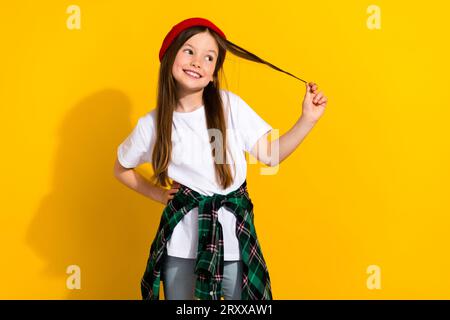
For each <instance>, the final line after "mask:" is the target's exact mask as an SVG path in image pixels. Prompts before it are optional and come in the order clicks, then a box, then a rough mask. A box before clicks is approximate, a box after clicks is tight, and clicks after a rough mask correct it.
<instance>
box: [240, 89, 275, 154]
mask: <svg viewBox="0 0 450 320" xmlns="http://www.w3.org/2000/svg"><path fill="white" fill-rule="evenodd" d="M234 96H235V101H236V110H237V123H238V128H237V129H238V131H239V134H240V135H241V138H242V141H243V146H244V150H245V151H247V152H250V151H251V150H252V148H253V146H254V145H255V143H256V142H257V141H258V140H259V138H261V137H262V136H263V135H264V134H266V133H267V132H268V131H270V130H272V129H273V128H272V126H271V125H270V124H268V123H267V122H266V121H264V119H263V118H261V117H260V116H259V115H258V114H257V113H256V112H255V111H254V110H253V109H252V108H251V107H250V106H249V105H248V104H247V103H246V102H245V101H244V100H243V99H242V98H241V97H239V96H238V95H234Z"/></svg>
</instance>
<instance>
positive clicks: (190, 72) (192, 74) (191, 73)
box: [183, 70, 201, 79]
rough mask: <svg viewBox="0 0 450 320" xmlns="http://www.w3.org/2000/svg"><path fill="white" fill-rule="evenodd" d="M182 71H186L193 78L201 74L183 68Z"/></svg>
mask: <svg viewBox="0 0 450 320" xmlns="http://www.w3.org/2000/svg"><path fill="white" fill-rule="evenodd" d="M183 71H184V73H186V74H187V75H188V76H189V77H191V78H194V79H200V78H201V76H200V75H199V74H198V73H196V72H193V71H188V70H183Z"/></svg>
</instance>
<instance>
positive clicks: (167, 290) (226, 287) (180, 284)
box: [161, 255, 242, 300]
mask: <svg viewBox="0 0 450 320" xmlns="http://www.w3.org/2000/svg"><path fill="white" fill-rule="evenodd" d="M223 269H224V270H223V280H222V292H223V296H224V299H225V300H240V299H241V287H242V261H224V267H223ZM194 271H195V259H185V258H179V257H173V256H169V255H166V258H165V259H164V262H163V265H162V269H161V278H162V279H163V286H164V296H165V299H166V300H193V299H194V292H195V280H196V275H195V273H194Z"/></svg>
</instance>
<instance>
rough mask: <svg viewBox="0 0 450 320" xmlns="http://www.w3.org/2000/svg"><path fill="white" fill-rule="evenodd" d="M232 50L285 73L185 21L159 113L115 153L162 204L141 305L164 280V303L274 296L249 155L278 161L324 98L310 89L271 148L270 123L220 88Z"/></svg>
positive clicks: (135, 184) (166, 63) (172, 50)
mask: <svg viewBox="0 0 450 320" xmlns="http://www.w3.org/2000/svg"><path fill="white" fill-rule="evenodd" d="M226 51H230V52H231V53H233V54H235V55H237V56H239V57H242V58H244V59H248V60H251V61H255V62H259V63H264V64H266V65H269V66H271V67H272V68H274V69H276V70H278V71H281V72H285V71H283V70H281V69H279V68H277V67H275V66H273V65H272V64H270V63H268V62H266V61H264V60H262V59H261V58H259V57H257V56H255V55H254V54H252V53H250V52H248V51H246V50H245V49H242V48H240V47H238V46H237V45H235V44H233V43H232V42H230V41H229V40H227V38H226V36H225V34H224V33H223V32H222V31H221V30H220V29H219V28H218V27H217V26H216V25H214V24H213V23H212V22H211V21H209V20H206V19H203V18H190V19H186V20H184V21H181V22H180V23H178V24H177V25H175V26H174V27H173V28H172V29H171V30H170V32H169V33H168V34H167V35H166V37H165V38H164V41H163V44H162V46H161V49H160V51H159V59H160V62H161V65H160V72H159V83H158V100H157V107H156V109H154V110H152V111H151V112H149V113H147V114H146V115H144V116H142V117H141V118H140V119H139V120H138V122H137V125H136V127H135V128H134V130H133V131H132V132H131V134H130V135H129V136H128V137H127V138H126V139H125V140H124V141H123V142H122V144H121V145H120V146H119V147H118V150H117V158H118V159H117V160H116V166H115V176H116V177H117V178H118V179H119V180H120V181H121V182H122V183H124V184H125V185H126V186H128V187H130V188H132V189H133V190H136V191H137V192H139V193H141V194H143V195H145V196H147V197H149V198H151V199H153V200H155V201H158V202H160V203H162V204H164V205H165V208H164V211H163V213H162V216H161V221H160V225H159V228H158V231H157V234H156V237H155V239H154V241H153V242H152V245H151V248H150V256H149V258H148V261H147V267H146V269H145V273H144V275H143V278H142V281H141V293H142V298H143V299H159V286H160V281H161V280H162V282H163V285H164V293H165V297H166V299H212V300H218V299H221V298H222V297H223V298H224V299H226V300H230V299H234V300H240V299H251V300H270V299H272V291H271V286H270V277H269V273H268V270H267V266H266V263H265V260H264V257H263V254H262V251H261V247H260V245H259V242H258V239H257V236H256V230H255V227H254V221H253V204H252V202H251V199H250V197H249V195H248V192H247V184H246V173H247V163H246V160H245V153H244V152H248V153H251V154H252V155H253V156H255V157H256V158H257V159H258V160H259V161H261V162H263V163H265V164H266V165H268V166H275V165H277V164H278V163H280V162H281V161H283V160H284V159H285V158H286V157H287V156H289V155H290V154H291V153H292V152H293V151H294V150H295V149H296V148H297V146H298V145H299V144H300V143H301V141H302V140H303V139H304V137H305V136H306V135H307V134H308V132H309V131H310V130H311V129H312V128H313V126H314V125H315V123H316V122H317V120H319V118H320V117H321V116H322V114H323V112H324V109H325V106H326V104H327V98H326V97H325V96H324V95H323V94H322V93H321V92H319V93H318V92H317V89H318V88H317V85H316V84H314V83H309V84H307V85H306V94H305V97H304V100H303V107H302V108H303V109H302V115H301V117H300V118H299V119H298V120H297V122H296V123H295V125H294V126H293V127H292V128H291V129H290V130H289V131H288V132H287V133H285V134H284V135H282V136H281V137H280V138H279V139H277V140H275V141H272V142H268V139H267V138H268V133H269V132H270V130H272V127H271V126H270V125H269V124H268V123H267V122H265V121H264V120H263V119H262V118H261V117H260V116H259V115H258V114H257V113H256V112H255V111H254V110H253V109H252V108H251V107H250V106H249V105H248V104H247V103H246V102H245V101H244V100H243V99H241V98H240V97H239V96H238V95H236V94H234V93H232V92H230V91H227V90H223V89H220V84H219V75H218V73H219V71H222V65H223V63H224V59H225V53H226ZM285 73H287V74H289V73H288V72H285ZM289 75H291V74H289ZM291 76H293V75H291ZM293 77H295V76H293ZM296 78H297V77H296ZM297 79H299V78H297ZM299 80H301V79H299ZM302 81H304V80H302ZM305 83H306V82H305ZM275 150H278V152H275ZM275 153H276V154H275ZM145 162H150V163H152V166H153V169H154V175H153V176H152V181H148V180H146V179H144V178H143V177H142V176H141V175H140V174H138V173H137V172H136V171H135V170H134V168H135V167H136V166H138V165H140V164H142V163H145ZM231 164H232V166H231ZM169 179H171V180H172V181H173V182H172V183H171V182H170V180H169ZM168 185H171V187H170V189H166V188H164V187H167V186H168Z"/></svg>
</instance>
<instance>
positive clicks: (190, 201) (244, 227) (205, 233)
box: [141, 180, 272, 300]
mask: <svg viewBox="0 0 450 320" xmlns="http://www.w3.org/2000/svg"><path fill="white" fill-rule="evenodd" d="M222 206H224V207H225V208H227V209H228V210H229V211H230V212H232V213H233V214H234V215H235V216H236V235H237V238H238V240H239V248H240V251H241V257H242V262H243V271H242V276H243V279H242V296H241V300H272V291H271V287H270V278H269V272H268V269H267V266H266V263H265V261H264V258H263V255H262V251H261V247H260V244H259V242H258V239H257V237H256V230H255V226H254V223H253V204H252V201H251V200H250V197H249V195H248V191H247V181H246V180H245V181H244V183H242V185H241V186H240V187H239V188H238V189H237V190H235V191H232V192H230V193H228V194H226V195H221V194H216V193H215V194H213V195H212V196H204V195H201V194H200V193H198V192H196V191H194V190H192V189H190V188H189V187H187V186H185V185H181V186H180V189H179V190H178V192H177V193H176V194H175V196H174V197H173V198H172V199H171V200H169V202H168V203H167V205H166V207H165V208H164V211H163V213H162V216H161V221H160V224H159V227H158V232H157V234H156V237H155V239H154V240H153V243H152V245H151V248H150V256H149V258H148V260H147V267H146V269H145V273H144V275H143V277H142V280H141V293H142V299H144V300H158V299H159V287H160V280H164V279H160V275H161V266H162V263H163V260H164V258H165V256H166V255H167V248H166V244H167V241H168V240H169V239H170V237H171V235H172V232H173V230H174V228H175V226H176V225H177V223H178V222H180V221H181V219H183V217H184V215H186V214H187V213H188V212H189V211H190V210H191V209H193V208H195V207H198V239H199V240H198V251H197V260H196V265H195V274H196V275H197V279H196V284H195V297H194V298H195V299H202V300H220V299H221V297H222V279H223V265H224V262H223V261H224V260H223V234H222V227H221V225H220V223H219V220H218V210H219V208H220V207H222Z"/></svg>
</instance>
